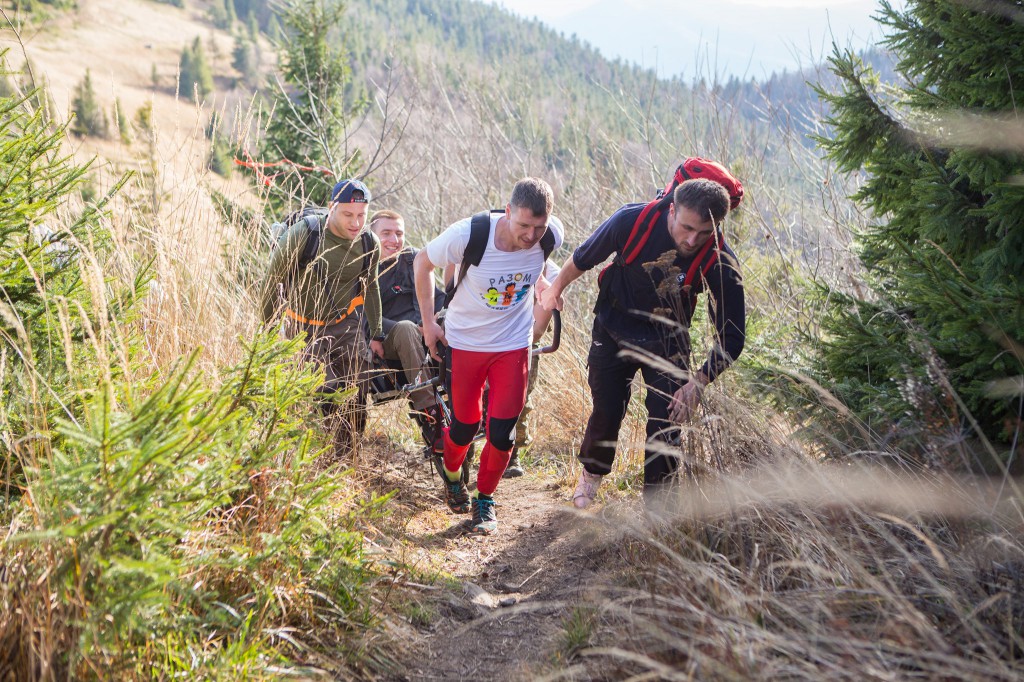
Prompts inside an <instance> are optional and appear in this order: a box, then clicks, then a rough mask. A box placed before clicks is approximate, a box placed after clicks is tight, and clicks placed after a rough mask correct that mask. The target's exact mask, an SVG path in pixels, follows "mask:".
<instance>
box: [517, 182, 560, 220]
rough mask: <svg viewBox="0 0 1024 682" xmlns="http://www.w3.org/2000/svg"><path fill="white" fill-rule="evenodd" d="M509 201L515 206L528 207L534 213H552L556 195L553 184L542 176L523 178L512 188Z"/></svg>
mask: <svg viewBox="0 0 1024 682" xmlns="http://www.w3.org/2000/svg"><path fill="white" fill-rule="evenodd" d="M508 203H509V204H511V205H512V206H513V207H515V208H528V209H530V210H531V211H533V215H551V207H552V206H553V205H554V203H555V195H554V192H552V191H551V185H549V184H548V183H546V182H544V181H543V180H541V179H540V178H523V179H522V180H520V181H519V182H517V183H516V186H515V187H513V188H512V198H511V199H509V202H508Z"/></svg>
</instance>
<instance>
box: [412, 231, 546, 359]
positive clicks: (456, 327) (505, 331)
mask: <svg viewBox="0 0 1024 682" xmlns="http://www.w3.org/2000/svg"><path fill="white" fill-rule="evenodd" d="M503 216H504V214H503V213H492V214H491V233H490V235H489V236H488V238H487V248H486V249H484V255H483V258H481V259H480V265H478V266H470V267H469V268H468V269H467V270H466V279H465V281H463V282H462V283H460V284H459V289H458V291H456V292H455V298H454V299H453V300H452V302H451V305H449V306H448V313H447V314H446V315H445V321H444V334H445V337H446V338H447V339H448V345H450V346H451V347H452V348H457V349H459V350H470V351H480V352H486V353H499V352H502V351H509V350H519V349H520V348H529V347H530V342H531V340H532V337H533V304H534V293H533V286H534V284H535V283H536V282H537V280H538V279H539V278H540V273H541V269H542V268H543V267H544V249H543V248H541V245H540V242H538V243H536V244H534V245H533V246H532V247H531V248H529V249H525V250H522V251H500V250H499V249H498V247H496V246H495V245H494V232H495V227H496V226H497V224H498V220H500V219H501V218H502V217H503ZM471 222H472V218H466V219H464V220H460V221H459V222H457V223H454V224H453V225H451V226H450V227H449V228H448V229H446V230H445V231H444V232H442V233H441V234H440V235H438V236H437V238H435V239H433V240H432V241H431V242H430V243H429V244H427V246H426V251H427V257H429V258H430V262H431V263H433V264H434V265H436V266H438V267H441V268H444V267H446V266H448V265H460V264H461V263H462V257H463V254H464V253H465V252H466V246H467V245H468V244H469V233H470V224H471ZM548 229H549V230H550V231H551V233H552V234H553V235H554V237H555V248H556V249H557V248H558V247H559V246H561V244H562V238H563V230H562V223H561V221H559V220H558V219H557V218H555V217H554V216H552V217H551V219H550V220H549V221H548ZM457 274H458V272H457V270H456V276H457Z"/></svg>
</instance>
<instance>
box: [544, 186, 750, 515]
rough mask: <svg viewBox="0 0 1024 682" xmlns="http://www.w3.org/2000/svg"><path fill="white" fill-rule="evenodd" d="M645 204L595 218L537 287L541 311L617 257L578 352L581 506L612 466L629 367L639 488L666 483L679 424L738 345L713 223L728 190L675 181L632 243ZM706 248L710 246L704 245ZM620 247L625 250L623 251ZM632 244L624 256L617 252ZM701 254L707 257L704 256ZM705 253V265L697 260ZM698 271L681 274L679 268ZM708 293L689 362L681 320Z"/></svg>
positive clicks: (731, 266)
mask: <svg viewBox="0 0 1024 682" xmlns="http://www.w3.org/2000/svg"><path fill="white" fill-rule="evenodd" d="M645 207H646V205H645V204H628V205H626V206H623V207H622V208H620V209H619V210H618V211H616V212H615V214H613V215H612V216H611V217H610V218H609V219H608V220H606V221H605V222H604V224H602V225H601V227H599V228H598V229H597V231H596V232H594V234H593V235H591V236H590V237H589V238H588V239H587V240H586V241H585V242H584V243H583V244H582V245H581V246H580V247H579V248H578V249H576V251H575V252H574V253H573V255H572V256H571V257H570V258H569V259H568V260H567V261H566V262H565V265H563V267H562V270H561V272H560V273H559V274H558V276H557V277H556V278H555V280H554V281H553V282H552V283H551V286H550V287H549V288H548V289H546V290H545V291H544V292H543V293H542V294H541V305H543V306H544V308H546V309H548V310H552V309H554V308H561V306H562V300H561V295H562V292H563V291H564V289H565V288H566V287H567V286H568V285H569V284H570V283H571V282H573V281H574V280H576V279H577V278H578V277H580V276H581V275H582V274H583V273H584V272H586V271H587V270H590V269H591V268H593V267H594V266H596V265H598V264H599V263H601V262H602V261H604V260H605V259H607V258H608V257H609V256H610V255H612V254H613V253H616V254H619V255H618V256H617V257H616V259H615V261H613V263H612V265H611V266H609V268H608V269H607V270H606V271H605V272H604V274H603V276H602V278H601V289H600V294H599V296H598V301H597V304H596V305H595V307H594V313H595V319H594V327H593V338H592V342H591V346H590V353H589V356H588V365H589V374H588V382H589V384H590V391H591V395H592V396H593V402H594V408H593V412H592V414H591V416H590V420H589V422H588V423H587V430H586V433H585V435H584V437H583V442H582V444H581V446H580V452H579V459H580V462H581V463H582V464H583V471H582V472H581V474H580V478H579V481H578V483H577V486H576V490H575V492H574V493H573V504H574V505H575V506H576V507H578V508H580V509H582V508H585V507H587V506H589V505H590V504H591V503H592V502H593V501H594V498H595V496H596V495H597V487H598V485H600V483H601V480H602V478H603V477H604V476H606V475H607V474H609V473H610V472H611V469H612V462H613V460H614V458H615V446H616V442H617V440H618V437H619V427H620V426H621V424H622V420H623V417H625V414H626V407H627V405H628V403H629V396H630V385H631V383H632V380H633V376H634V375H635V374H636V372H637V370H639V371H640V372H641V373H642V375H643V379H644V383H645V384H646V386H647V397H646V401H645V404H646V407H647V411H648V419H647V446H646V448H645V452H644V455H645V464H644V492H645V494H646V493H648V492H651V491H653V490H656V489H657V487H658V486H659V484H661V483H664V482H666V481H668V480H670V479H671V478H672V476H673V474H674V473H675V471H676V469H677V467H678V459H679V455H678V454H676V452H675V451H676V450H678V445H677V443H678V439H679V424H680V423H681V422H684V421H687V420H689V419H690V417H691V416H692V415H693V413H694V411H695V410H696V408H697V406H698V405H699V404H700V399H701V394H702V393H703V391H704V388H705V387H706V386H707V385H708V383H710V382H711V381H714V379H715V378H716V377H717V376H718V375H719V374H720V373H721V372H722V371H723V370H724V369H725V368H726V367H728V366H729V365H730V364H731V363H732V362H733V361H734V360H735V359H736V358H737V357H738V356H739V354H740V352H741V351H742V350H743V344H744V338H745V333H746V308H745V304H744V297H743V281H742V278H741V277H740V271H739V264H738V262H737V261H736V257H735V255H734V254H733V252H732V251H731V250H730V249H729V248H728V247H727V246H726V245H725V242H724V240H723V238H722V233H721V224H722V222H723V221H724V220H725V217H726V215H727V214H728V212H729V207H730V196H729V192H728V191H726V189H725V187H723V186H722V185H721V184H719V183H717V182H714V181H712V180H707V179H693V180H687V181H685V182H683V183H681V184H680V185H679V186H678V187H676V188H675V191H674V194H673V199H672V202H671V205H670V207H669V208H668V210H667V211H664V212H663V213H661V214H660V215H659V217H658V218H657V220H655V221H654V223H653V226H652V228H651V229H650V231H649V233H647V234H646V237H647V238H646V241H643V242H636V243H634V242H632V241H631V240H630V237H631V235H633V234H634V226H635V225H638V224H639V223H640V222H642V220H641V221H638V218H641V214H642V213H644V211H645ZM709 242H711V243H710V246H711V247H713V248H710V249H709V248H706V247H708V245H709ZM627 245H628V246H629V248H628V249H627ZM635 249H639V251H638V252H637V255H635V256H634V258H633V260H632V261H631V262H628V263H627V262H626V259H624V258H623V257H622V253H623V251H629V252H631V253H632V252H633V251H634V250H635ZM709 254H710V257H709ZM705 258H707V259H708V260H707V261H706V262H707V263H708V266H707V268H706V269H705V268H704V267H702V266H701V263H700V261H702V260H703V259H705ZM689 272H697V273H698V276H697V277H696V278H694V279H692V280H691V281H689V282H688V281H687V279H688V278H687V273H689ZM702 291H704V292H707V294H708V313H709V319H710V320H711V322H712V323H713V325H714V328H715V335H716V338H715V342H714V343H713V344H712V349H711V352H710V354H709V356H708V358H707V359H706V360H705V362H704V363H703V365H702V366H701V367H700V368H699V369H697V370H696V371H694V370H692V369H691V367H690V335H689V328H690V320H691V317H692V315H693V311H694V310H695V308H696V303H697V296H698V294H700V293H701V292H702Z"/></svg>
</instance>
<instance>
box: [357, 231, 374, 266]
mask: <svg viewBox="0 0 1024 682" xmlns="http://www.w3.org/2000/svg"><path fill="white" fill-rule="evenodd" d="M359 236H360V238H362V240H363V272H369V271H370V263H371V261H372V259H373V251H374V249H376V248H377V244H376V243H375V242H374V240H373V234H372V233H371V232H370V231H369V230H363V231H362V232H361V233H360V234H359Z"/></svg>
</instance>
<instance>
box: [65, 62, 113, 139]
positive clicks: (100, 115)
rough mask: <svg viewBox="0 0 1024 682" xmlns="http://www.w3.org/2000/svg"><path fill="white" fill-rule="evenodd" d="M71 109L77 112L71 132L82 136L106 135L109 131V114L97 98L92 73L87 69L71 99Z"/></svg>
mask: <svg viewBox="0 0 1024 682" xmlns="http://www.w3.org/2000/svg"><path fill="white" fill-rule="evenodd" d="M71 111H72V112H74V114H75V121H74V124H72V127H71V132H73V133H74V134H75V135H78V136H80V137H85V136H86V135H90V136H94V137H106V136H107V133H108V132H109V128H108V125H107V115H106V114H105V113H104V112H103V107H102V106H100V103H99V101H98V100H97V99H96V91H95V90H94V89H93V87H92V75H91V74H90V73H89V69H86V70H85V77H84V78H83V79H82V82H81V83H79V84H78V86H77V87H76V88H75V97H74V99H73V100H71Z"/></svg>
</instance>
